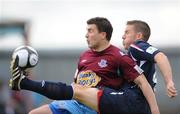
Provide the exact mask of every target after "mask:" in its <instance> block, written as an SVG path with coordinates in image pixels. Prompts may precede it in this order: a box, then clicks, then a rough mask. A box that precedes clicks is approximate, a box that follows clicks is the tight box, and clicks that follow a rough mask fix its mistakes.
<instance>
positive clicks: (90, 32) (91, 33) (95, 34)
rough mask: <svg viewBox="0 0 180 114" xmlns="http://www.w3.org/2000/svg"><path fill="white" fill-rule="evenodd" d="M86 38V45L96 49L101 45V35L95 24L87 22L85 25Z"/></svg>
mask: <svg viewBox="0 0 180 114" xmlns="http://www.w3.org/2000/svg"><path fill="white" fill-rule="evenodd" d="M86 38H87V44H88V47H89V48H91V49H94V50H97V49H98V48H100V46H101V41H102V39H103V35H102V33H101V32H99V31H98V29H97V26H96V25H95V24H89V25H87V33H86Z"/></svg>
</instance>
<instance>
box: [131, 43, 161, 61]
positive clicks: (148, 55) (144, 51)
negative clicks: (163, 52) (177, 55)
mask: <svg viewBox="0 0 180 114" xmlns="http://www.w3.org/2000/svg"><path fill="white" fill-rule="evenodd" d="M159 52H160V51H159V50H158V49H157V48H155V47H153V46H151V45H148V44H145V45H135V44H131V45H130V48H129V55H130V56H131V57H132V58H133V59H134V60H135V61H136V60H148V61H151V62H155V61H154V56H155V55H156V54H157V53H159Z"/></svg>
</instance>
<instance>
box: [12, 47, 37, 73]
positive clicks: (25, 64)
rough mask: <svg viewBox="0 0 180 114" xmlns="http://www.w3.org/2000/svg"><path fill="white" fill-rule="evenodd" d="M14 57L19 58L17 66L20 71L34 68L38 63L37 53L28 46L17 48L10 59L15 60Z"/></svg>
mask: <svg viewBox="0 0 180 114" xmlns="http://www.w3.org/2000/svg"><path fill="white" fill-rule="evenodd" d="M16 56H18V57H19V63H18V66H19V67H20V68H21V69H22V70H26V69H28V68H32V67H35V66H36V65H37V63H38V53H37V51H36V50H35V49H34V48H32V47H30V46H20V47H17V48H16V49H15V50H14V52H13V55H12V58H15V57H16Z"/></svg>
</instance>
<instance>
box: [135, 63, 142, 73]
mask: <svg viewBox="0 0 180 114" xmlns="http://www.w3.org/2000/svg"><path fill="white" fill-rule="evenodd" d="M134 69H135V70H136V71H137V72H138V73H139V74H142V73H143V72H144V71H143V70H142V69H141V68H140V67H139V66H138V65H136V66H134Z"/></svg>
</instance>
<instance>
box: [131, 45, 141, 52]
mask: <svg viewBox="0 0 180 114" xmlns="http://www.w3.org/2000/svg"><path fill="white" fill-rule="evenodd" d="M130 46H131V47H132V48H135V49H137V50H139V51H142V52H144V50H142V49H141V48H139V47H138V46H136V45H134V44H131V45H130Z"/></svg>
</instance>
